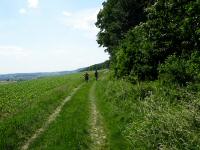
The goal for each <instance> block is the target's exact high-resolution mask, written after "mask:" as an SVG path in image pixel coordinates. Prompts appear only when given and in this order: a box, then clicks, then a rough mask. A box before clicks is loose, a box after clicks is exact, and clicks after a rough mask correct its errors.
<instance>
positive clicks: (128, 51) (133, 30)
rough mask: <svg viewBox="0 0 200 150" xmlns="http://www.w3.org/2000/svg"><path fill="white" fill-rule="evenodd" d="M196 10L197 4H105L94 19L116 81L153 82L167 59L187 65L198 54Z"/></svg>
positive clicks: (131, 0) (187, 0)
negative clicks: (120, 78)
mask: <svg viewBox="0 0 200 150" xmlns="http://www.w3.org/2000/svg"><path fill="white" fill-rule="evenodd" d="M199 10H200V1H199V0H181V1H177V0H169V1H166V0H156V1H150V0H149V1H147V0H107V1H106V2H104V3H103V9H102V10H100V12H99V14H98V17H97V20H98V21H97V23H96V26H97V27H98V28H100V32H99V33H98V39H97V41H98V43H99V44H100V46H103V47H105V50H106V51H107V52H108V53H109V54H110V56H111V63H112V66H113V67H112V68H113V69H114V71H115V75H116V76H117V77H124V76H129V77H130V76H134V77H136V78H137V79H139V80H154V79H157V78H158V76H159V68H160V66H161V65H164V64H165V63H166V60H168V58H169V57H171V56H175V57H176V58H177V59H184V60H185V61H187V60H190V59H191V57H192V55H193V54H194V53H195V54H196V52H199V49H200V44H199V43H200V21H199V20H200V11H199ZM196 56H199V55H198V54H196ZM174 62H176V61H174ZM181 62H184V61H179V63H181ZM169 67H170V66H169ZM162 68H163V67H162ZM196 71H197V70H196Z"/></svg>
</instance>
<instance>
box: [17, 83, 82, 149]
mask: <svg viewBox="0 0 200 150" xmlns="http://www.w3.org/2000/svg"><path fill="white" fill-rule="evenodd" d="M82 85H83V84H82ZM82 85H80V86H79V87H78V88H75V89H74V90H73V91H72V93H71V94H70V95H69V96H68V97H67V98H66V99H65V100H64V101H63V102H62V103H61V104H60V106H58V107H57V108H56V110H55V111H54V112H53V113H52V114H51V115H50V116H49V117H48V119H47V121H46V122H45V124H44V126H43V127H41V128H40V129H38V130H37V131H36V132H35V133H34V134H33V136H32V137H30V138H29V139H28V140H27V142H26V143H25V144H24V145H23V146H22V148H21V149H22V150H27V149H28V148H29V146H30V144H31V143H32V142H33V141H34V140H35V139H36V138H37V137H38V136H40V134H42V133H43V132H44V131H45V130H46V129H47V128H48V126H49V125H50V124H51V123H52V122H53V121H54V120H55V119H56V117H57V116H58V115H59V113H60V111H61V110H62V108H63V106H64V105H65V104H66V103H67V102H68V101H69V100H70V99H71V98H72V96H73V95H74V94H75V93H76V92H77V91H78V90H79V89H80V88H81V86H82Z"/></svg>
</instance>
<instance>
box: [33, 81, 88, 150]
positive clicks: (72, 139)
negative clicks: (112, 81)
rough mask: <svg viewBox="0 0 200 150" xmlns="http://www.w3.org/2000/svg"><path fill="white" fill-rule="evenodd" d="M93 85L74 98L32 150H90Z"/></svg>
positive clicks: (86, 87)
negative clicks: (90, 101) (91, 91)
mask: <svg viewBox="0 0 200 150" xmlns="http://www.w3.org/2000/svg"><path fill="white" fill-rule="evenodd" d="M91 84H92V82H91V83H88V84H85V85H84V86H83V87H82V88H81V89H80V90H79V91H78V92H77V93H76V94H75V95H74V96H73V97H72V99H71V100H70V101H69V102H68V103H67V104H66V105H65V106H64V108H63V110H62V111H61V113H60V115H59V117H58V118H57V119H56V121H55V122H54V123H53V124H51V125H50V126H49V128H48V129H47V130H46V131H45V132H44V134H42V136H41V137H39V138H38V139H37V140H36V141H35V142H34V143H33V145H32V146H31V149H33V150H36V149H37V150H40V149H69V150H77V149H86V150H87V149H89V143H90V135H89V129H90V126H89V120H88V119H89V113H90V112H89V110H90V109H89V100H88V93H89V90H90V86H91Z"/></svg>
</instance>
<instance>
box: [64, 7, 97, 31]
mask: <svg viewBox="0 0 200 150" xmlns="http://www.w3.org/2000/svg"><path fill="white" fill-rule="evenodd" d="M64 12H66V11H64ZM98 12H99V8H93V9H86V10H80V11H77V12H74V13H69V12H67V13H66V14H65V13H63V15H64V16H65V19H64V24H65V25H66V26H67V27H70V28H73V29H76V30H82V31H86V32H90V34H91V33H92V34H93V35H94V34H96V33H97V32H98V29H97V28H96V26H95V22H96V17H97V14H98ZM69 14H70V16H69ZM66 16H67V17H66Z"/></svg>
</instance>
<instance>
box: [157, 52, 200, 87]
mask: <svg viewBox="0 0 200 150" xmlns="http://www.w3.org/2000/svg"><path fill="white" fill-rule="evenodd" d="M199 73H200V55H199V53H193V54H192V55H191V57H190V58H189V59H185V58H181V57H177V56H175V55H172V56H169V57H168V58H167V60H166V61H165V63H164V64H161V65H160V67H159V78H160V79H161V80H162V81H166V82H167V83H169V82H172V83H177V84H179V85H183V86H185V85H187V83H190V82H192V83H193V82H195V81H198V80H199V77H200V76H199V75H200V74H199Z"/></svg>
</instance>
